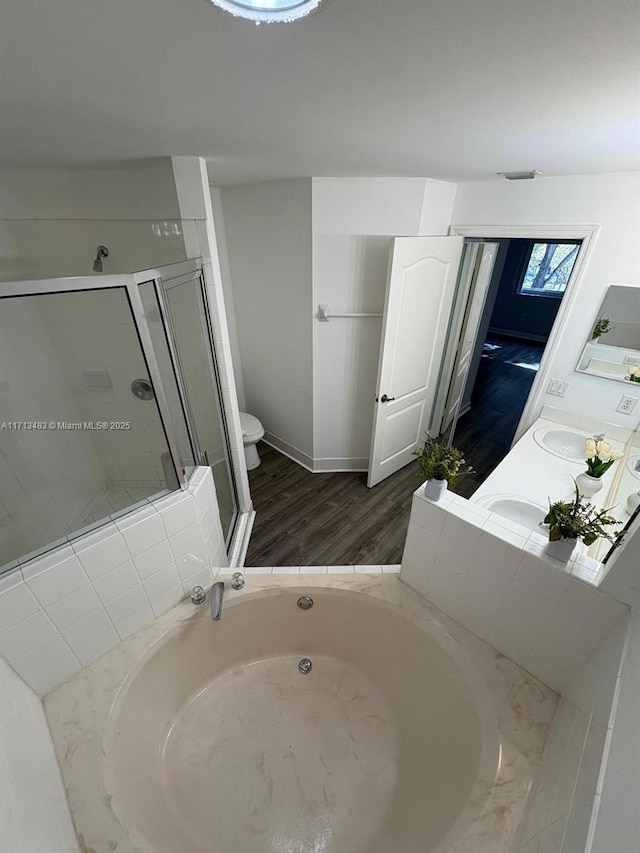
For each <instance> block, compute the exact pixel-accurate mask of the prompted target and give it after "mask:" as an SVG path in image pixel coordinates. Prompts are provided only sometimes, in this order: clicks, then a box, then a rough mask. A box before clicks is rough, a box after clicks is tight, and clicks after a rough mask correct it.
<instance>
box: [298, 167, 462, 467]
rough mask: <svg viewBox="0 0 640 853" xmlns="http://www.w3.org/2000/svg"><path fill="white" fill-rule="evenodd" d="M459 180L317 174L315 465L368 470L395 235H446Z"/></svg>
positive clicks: (315, 189)
mask: <svg viewBox="0 0 640 853" xmlns="http://www.w3.org/2000/svg"><path fill="white" fill-rule="evenodd" d="M454 196H455V184H450V183H445V182H443V181H432V180H429V179H426V178H314V179H313V300H312V301H313V311H314V322H313V409H314V454H313V455H314V467H315V469H316V470H345V469H347V470H349V469H352V470H367V468H368V464H369V449H370V444H371V429H372V423H373V410H374V397H375V386H376V379H377V372H378V355H379V351H380V335H381V330H382V319H381V318H373V317H367V318H361V319H346V318H345V319H340V318H336V319H335V320H329V322H320V321H319V320H318V319H317V311H318V305H319V304H321V303H329V304H330V305H331V309H332V310H333V311H335V312H338V313H342V312H346V313H351V312H358V313H359V312H363V313H380V314H381V313H382V311H383V308H384V297H385V289H386V284H387V270H388V262H389V252H390V250H391V246H392V242H393V237H394V236H419V235H421V236H424V235H431V234H433V235H435V234H446V233H447V229H448V227H449V223H450V221H451V210H452V206H453V200H454Z"/></svg>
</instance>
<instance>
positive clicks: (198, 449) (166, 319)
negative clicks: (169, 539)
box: [133, 258, 241, 553]
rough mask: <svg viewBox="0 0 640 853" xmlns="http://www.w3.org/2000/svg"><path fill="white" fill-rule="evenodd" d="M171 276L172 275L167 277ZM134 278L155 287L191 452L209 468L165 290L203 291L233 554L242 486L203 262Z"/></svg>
mask: <svg viewBox="0 0 640 853" xmlns="http://www.w3.org/2000/svg"><path fill="white" fill-rule="evenodd" d="M167 273H170V275H167ZM133 279H134V282H135V286H136V287H140V285H142V284H153V288H154V292H155V295H156V300H157V303H158V307H159V309H160V318H161V321H162V325H163V329H164V333H165V339H166V341H167V346H168V348H169V355H170V358H171V361H172V365H173V374H174V377H175V380H176V384H177V387H178V395H179V397H180V402H181V405H182V409H183V414H184V419H185V422H186V425H187V432H188V434H189V440H190V442H191V449H192V452H193V455H194V459H195V463H196V465H206V466H209V467H210V465H209V460H208V459H207V456H206V451H204V450H203V449H202V445H201V443H200V440H199V438H198V429H197V426H196V422H195V418H194V416H193V412H192V410H191V405H190V403H189V394H188V392H187V388H186V385H185V382H184V371H183V367H182V362H181V359H180V353H179V351H178V348H177V346H176V334H175V327H174V322H173V318H172V315H171V310H170V309H169V307H168V305H167V299H166V294H165V287H166V286H167V285H169V283H170V287H177V286H180V285H182V284H187V283H188V282H190V281H194V282H196V286H197V287H198V289H199V293H200V296H201V299H202V309H203V313H202V314H201V316H200V320H201V322H202V332H203V334H204V337H205V341H206V344H207V357H208V366H209V375H210V378H211V383H212V385H213V387H214V388H215V389H216V391H217V394H218V400H219V404H220V414H221V418H222V421H223V423H222V432H223V436H224V447H225V451H226V454H225V460H226V467H227V473H228V475H229V481H230V485H231V491H232V493H233V498H234V504H235V506H234V511H233V517H232V519H231V522H230V524H229V529H228V530H226V531H225V546H226V549H227V553H229V551H230V547H231V543H232V542H233V538H234V535H235V532H236V529H237V526H238V520H239V516H240V514H241V509H240V490H239V485H240V484H239V483H238V478H237V476H236V471H235V466H234V461H233V453H232V449H231V444H230V441H229V427H230V424H229V418H228V413H227V411H226V403H225V400H224V395H223V393H222V383H221V381H220V371H219V367H218V362H217V355H216V341H215V335H214V331H213V323H212V319H211V308H210V305H209V301H208V299H207V290H206V280H205V276H204V269H203V262H202V259H201V258H192V259H189V260H187V261H179V262H177V263H174V264H168V265H167V266H162V267H157V268H155V269H149V270H143V271H142V272H137V273H133ZM144 322H145V327H146V328H147V330H148V326H147V324H146V317H145V320H144Z"/></svg>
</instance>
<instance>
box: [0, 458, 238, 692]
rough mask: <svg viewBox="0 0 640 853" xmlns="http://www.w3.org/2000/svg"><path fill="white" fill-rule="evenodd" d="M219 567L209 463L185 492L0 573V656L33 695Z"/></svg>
mask: <svg viewBox="0 0 640 853" xmlns="http://www.w3.org/2000/svg"><path fill="white" fill-rule="evenodd" d="M227 564H228V561H227V558H226V551H225V544H224V536H223V533H222V527H221V525H220V518H219V514H218V509H217V504H216V500H215V486H214V482H213V476H212V473H211V469H210V468H206V467H202V468H198V469H197V470H196V472H195V473H194V475H193V477H192V479H191V481H190V483H189V488H188V490H186V491H180V492H174V493H172V494H171V495H168V496H167V497H165V498H162V499H161V500H158V501H156V502H153V503H150V504H148V505H147V506H146V507H144V508H143V509H140V510H137V511H135V512H132V513H129V514H127V515H125V516H122V517H121V518H120V519H118V520H116V521H114V522H112V523H110V524H106V525H104V526H102V527H101V528H100V529H99V530H97V531H96V532H93V533H90V534H88V535H86V536H82V537H79V538H78V539H75V540H74V541H73V542H72V543H71V544H70V545H66V546H64V547H61V548H57V549H55V550H53V551H51V552H50V553H48V554H47V555H45V556H43V557H40V558H38V559H34V560H31V561H29V562H27V563H24V564H23V565H21V566H19V567H17V568H15V569H13V570H12V571H10V572H8V573H6V574H4V575H2V576H1V577H0V654H1V655H2V656H3V657H4V658H5V659H6V660H7V661H8V662H9V663H10V664H11V666H12V667H13V669H14V670H15V671H16V672H17V673H18V675H20V677H21V678H22V679H23V680H24V681H25V682H26V683H27V684H28V685H29V686H30V687H31V688H32V689H33V690H34V691H35V692H36V693H37V694H38V695H39V696H43V695H45V694H46V693H47V692H48V691H49V690H51V689H52V688H54V687H55V686H56V685H57V684H60V683H61V682H62V681H64V680H65V679H67V678H69V677H70V676H71V675H73V674H74V673H75V672H78V671H79V670H80V669H82V667H83V666H87V665H89V664H91V663H92V662H93V661H94V660H96V659H97V658H99V657H100V656H101V655H103V654H104V653H105V652H107V651H108V650H109V649H112V648H114V647H115V646H116V645H117V644H118V643H119V642H120V641H121V640H122V639H124V638H125V637H128V636H130V635H131V634H133V633H135V632H136V631H137V630H139V629H140V628H141V627H144V626H145V625H148V624H149V623H151V622H152V621H153V620H154V619H155V618H156V617H157V616H158V615H160V614H162V613H164V612H165V611H166V610H168V609H169V608H170V607H173V605H175V604H176V603H177V602H178V601H180V600H181V599H182V598H183V597H184V596H185V594H187V592H189V591H190V590H191V589H192V587H193V586H194V585H196V584H201V585H203V586H206V585H208V584H210V583H211V582H212V581H213V579H214V577H215V574H216V573H217V571H218V567H220V566H226V565H227ZM213 567H215V568H213Z"/></svg>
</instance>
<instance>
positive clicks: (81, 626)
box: [62, 610, 119, 666]
mask: <svg viewBox="0 0 640 853" xmlns="http://www.w3.org/2000/svg"><path fill="white" fill-rule="evenodd" d="M62 636H63V637H64V639H65V640H66V642H67V643H68V645H69V648H70V649H71V651H72V652H73V653H74V654H75V656H76V657H77V658H78V660H79V661H80V663H81V664H82V665H83V666H88V665H89V664H90V663H92V662H93V661H94V660H96V659H97V658H99V657H100V656H101V655H103V654H104V653H105V652H108V651H109V649H112V648H113V647H114V646H116V645H117V644H118V640H119V638H118V635H117V634H116V632H115V629H114V627H113V624H112V622H111V620H110V619H109V617H108V616H107V614H106V613H105V612H104V610H96V611H95V613H91V614H90V615H89V616H85V617H84V619H79V620H78V621H77V622H74V623H73V625H70V626H69V627H68V628H65V629H64V631H62Z"/></svg>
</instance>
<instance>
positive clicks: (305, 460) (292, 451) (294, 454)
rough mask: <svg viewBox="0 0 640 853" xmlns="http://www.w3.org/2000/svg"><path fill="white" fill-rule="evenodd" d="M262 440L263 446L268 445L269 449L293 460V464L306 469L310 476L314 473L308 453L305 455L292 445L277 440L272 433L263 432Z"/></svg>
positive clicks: (279, 439)
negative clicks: (273, 449) (271, 448)
mask: <svg viewBox="0 0 640 853" xmlns="http://www.w3.org/2000/svg"><path fill="white" fill-rule="evenodd" d="M262 440H263V441H264V442H265V444H269V445H270V446H271V447H273V448H275V449H276V450H278V451H279V452H280V453H283V454H284V455H285V456H288V457H289V459H293V461H294V462H297V463H298V464H299V465H302V467H303V468H306V469H307V471H311V473H312V474H313V473H314V469H313V462H314V460H313V459H312V458H311V456H309V454H308V453H305V452H304V451H303V450H300V449H299V448H297V447H295V446H294V445H293V444H289V442H288V441H285V440H284V439H282V438H279V437H278V436H277V435H274V434H273V433H272V432H265V434H264V438H263V439H262Z"/></svg>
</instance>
